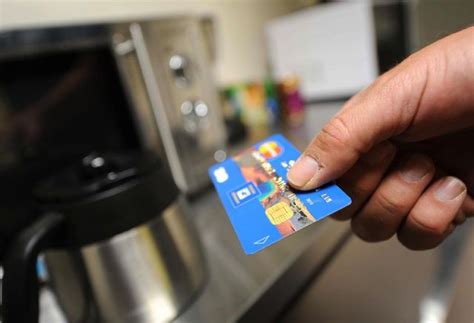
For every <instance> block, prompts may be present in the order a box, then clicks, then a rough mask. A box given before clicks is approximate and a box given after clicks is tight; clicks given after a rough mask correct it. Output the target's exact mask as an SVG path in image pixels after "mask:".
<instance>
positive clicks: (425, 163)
mask: <svg viewBox="0 0 474 323" xmlns="http://www.w3.org/2000/svg"><path fill="white" fill-rule="evenodd" d="M430 169H431V163H430V161H429V159H428V158H427V157H424V156H423V155H412V156H411V157H410V158H409V159H408V160H407V161H405V163H404V164H403V166H402V169H401V170H400V173H401V175H402V177H403V179H404V180H405V181H407V182H418V181H420V180H421V179H422V178H423V177H425V175H426V174H428V172H429V171H430Z"/></svg>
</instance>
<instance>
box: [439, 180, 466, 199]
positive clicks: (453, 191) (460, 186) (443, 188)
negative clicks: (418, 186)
mask: <svg viewBox="0 0 474 323" xmlns="http://www.w3.org/2000/svg"><path fill="white" fill-rule="evenodd" d="M465 190H466V186H465V185H464V183H463V182H461V181H460V180H459V179H457V178H456V177H452V176H449V177H446V178H445V179H444V180H443V181H442V182H441V184H440V185H439V187H438V188H437V189H436V191H435V196H436V198H437V199H438V200H440V201H450V200H454V199H455V198H456V197H458V196H459V195H461V194H462V193H463V192H464V191H465Z"/></svg>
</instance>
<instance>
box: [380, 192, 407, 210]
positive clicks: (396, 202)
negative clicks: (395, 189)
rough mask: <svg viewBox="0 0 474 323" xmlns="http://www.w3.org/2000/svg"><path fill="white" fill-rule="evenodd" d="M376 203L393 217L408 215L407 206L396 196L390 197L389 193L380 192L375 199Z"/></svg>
mask: <svg viewBox="0 0 474 323" xmlns="http://www.w3.org/2000/svg"><path fill="white" fill-rule="evenodd" d="M375 201H376V203H377V204H378V205H379V206H380V207H381V208H382V210H383V211H384V213H386V214H388V215H391V216H399V215H402V214H404V213H406V211H407V210H406V208H407V207H406V205H405V204H404V203H403V201H402V200H401V199H399V198H397V197H395V194H393V195H389V194H388V193H387V192H384V191H382V190H381V191H380V192H378V194H377V196H376V197H375Z"/></svg>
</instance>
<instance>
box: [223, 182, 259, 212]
mask: <svg viewBox="0 0 474 323" xmlns="http://www.w3.org/2000/svg"><path fill="white" fill-rule="evenodd" d="M259 195H260V192H259V190H258V189H257V187H256V186H255V184H254V183H251V182H248V183H245V184H244V185H243V186H239V187H238V188H236V189H235V190H232V191H231V192H229V196H230V200H231V201H232V204H233V205H234V206H235V207H237V206H240V205H241V204H243V203H245V202H248V201H250V200H253V199H254V198H256V197H258V196H259Z"/></svg>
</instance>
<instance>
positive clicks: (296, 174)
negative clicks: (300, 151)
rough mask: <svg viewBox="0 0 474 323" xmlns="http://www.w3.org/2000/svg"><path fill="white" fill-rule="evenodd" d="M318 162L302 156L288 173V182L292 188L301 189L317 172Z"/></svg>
mask: <svg viewBox="0 0 474 323" xmlns="http://www.w3.org/2000/svg"><path fill="white" fill-rule="evenodd" d="M318 168H319V167H318V162H317V161H316V160H314V159H313V158H311V157H309V156H306V155H304V156H302V157H301V158H300V159H299V160H297V161H296V163H295V164H294V165H293V167H292V168H291V169H290V171H289V172H288V181H289V182H290V183H291V184H293V185H294V186H296V187H298V188H301V187H303V186H304V185H305V184H306V183H308V182H309V180H310V179H311V178H312V177H313V176H314V174H316V172H317V171H318Z"/></svg>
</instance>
